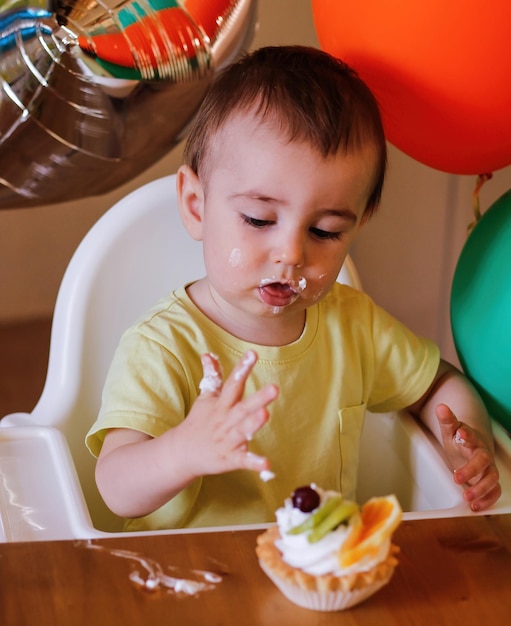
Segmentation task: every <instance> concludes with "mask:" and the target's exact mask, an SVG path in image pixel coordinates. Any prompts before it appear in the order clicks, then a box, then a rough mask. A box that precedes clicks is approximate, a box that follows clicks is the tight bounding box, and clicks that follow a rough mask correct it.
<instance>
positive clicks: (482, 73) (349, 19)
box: [312, 0, 511, 174]
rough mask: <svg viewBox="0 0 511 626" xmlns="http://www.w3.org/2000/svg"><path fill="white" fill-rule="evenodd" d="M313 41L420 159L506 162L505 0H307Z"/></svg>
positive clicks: (484, 169)
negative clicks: (368, 93) (359, 85)
mask: <svg viewBox="0 0 511 626" xmlns="http://www.w3.org/2000/svg"><path fill="white" fill-rule="evenodd" d="M312 9H313V16H314V24H315V28H316V32H317V36H318V40H319V44H320V46H321V48H322V49H324V50H326V51H327V52H329V53H331V54H332V55H334V56H336V57H338V58H341V59H342V60H344V61H345V62H346V63H348V64H349V65H351V66H352V67H353V68H354V69H356V70H357V72H358V73H359V75H360V76H361V78H363V79H364V80H365V82H366V83H367V84H368V85H369V87H370V88H371V89H372V91H373V93H374V94H375V95H376V97H377V99H378V101H379V103H380V106H381V111H382V117H383V123H384V127H385V132H386V135H387V138H388V140H389V141H390V142H391V143H392V144H394V145H395V146H396V147H397V148H399V149H400V150H402V151H403V152H405V153H406V154H408V155H409V156H411V157H413V158H414V159H416V160H417V161H420V162H422V163H424V164H426V165H429V166H430V167H433V168H435V169H438V170H442V171H445V172H450V173H454V174H484V173H489V172H493V171H495V170H498V169H501V168H503V167H505V166H507V165H509V164H511V48H510V43H509V38H510V32H511V2H510V0H491V1H488V0H486V2H483V1H482V0H427V2H426V1H424V0H421V1H420V2H419V1H418V0H417V1H413V0H408V1H407V2H403V0H357V1H356V2H354V1H353V0H351V1H350V2H346V1H342V0H312Z"/></svg>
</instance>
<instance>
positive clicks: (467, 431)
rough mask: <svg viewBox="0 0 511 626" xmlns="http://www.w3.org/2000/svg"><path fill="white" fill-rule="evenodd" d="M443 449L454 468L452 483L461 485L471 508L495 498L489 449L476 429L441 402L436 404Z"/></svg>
mask: <svg viewBox="0 0 511 626" xmlns="http://www.w3.org/2000/svg"><path fill="white" fill-rule="evenodd" d="M435 412H436V417H437V419H438V423H439V425H440V432H441V435H442V441H443V446H444V450H445V452H446V453H447V456H448V458H449V461H450V462H451V464H452V467H453V469H454V482H456V483H457V484H458V485H465V486H466V487H465V493H464V498H465V500H466V501H467V502H468V503H469V504H470V508H471V509H472V510H473V511H482V510H483V509H487V508H488V507H490V506H491V505H492V504H495V502H496V501H497V500H498V499H499V497H500V494H501V491H502V490H501V487H500V484H499V472H498V469H497V467H496V465H495V459H494V455H493V452H492V450H491V449H490V448H489V447H488V445H487V443H485V441H484V440H483V438H482V437H481V436H480V435H479V434H478V432H477V431H476V430H474V429H473V428H470V426H467V425H466V424H464V423H463V422H460V421H459V420H458V419H457V418H456V416H455V415H454V413H453V412H452V411H451V409H450V408H449V407H448V406H447V405H445V404H439V405H438V406H437V407H436V410H435Z"/></svg>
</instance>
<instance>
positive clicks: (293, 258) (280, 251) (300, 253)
mask: <svg viewBox="0 0 511 626" xmlns="http://www.w3.org/2000/svg"><path fill="white" fill-rule="evenodd" d="M273 257H274V258H273V261H274V262H275V263H282V264H284V265H292V266H293V267H301V266H302V265H303V263H304V259H305V251H304V246H303V242H302V240H301V238H300V237H297V236H295V237H288V238H285V239H283V240H282V241H280V242H279V244H278V245H277V246H276V247H275V249H274V254H273Z"/></svg>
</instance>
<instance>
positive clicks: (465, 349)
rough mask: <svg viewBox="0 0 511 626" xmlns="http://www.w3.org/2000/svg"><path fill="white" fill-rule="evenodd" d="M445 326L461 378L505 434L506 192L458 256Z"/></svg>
mask: <svg viewBox="0 0 511 626" xmlns="http://www.w3.org/2000/svg"><path fill="white" fill-rule="evenodd" d="M451 326H452V333H453V339H454V345H455V346H456V351H457V353H458V358H459V360H460V363H461V366H462V368H463V370H464V372H465V374H466V375H467V376H468V378H469V379H470V380H471V381H472V383H473V384H474V386H475V387H476V388H477V389H478V391H479V392H480V394H481V396H482V398H483V400H484V402H485V404H486V407H487V409H488V411H489V413H490V415H491V416H492V417H494V418H495V419H496V420H497V421H499V422H500V423H501V424H502V425H503V426H504V427H505V428H506V429H507V430H508V431H511V189H510V190H509V191H507V192H506V193H505V194H504V195H503V196H501V197H500V198H499V199H498V200H497V201H496V202H495V203H494V204H492V206H491V207H490V208H489V209H488V210H487V211H486V212H485V213H484V214H483V216H482V218H481V219H480V220H479V222H478V223H477V224H476V226H475V227H474V229H473V231H472V232H471V234H470V236H469V237H468V239H467V242H466V243H465V246H464V247H463V250H462V251H461V255H460V258H459V259H458V264H457V266H456V270H455V273H454V279H453V284H452V289H451Z"/></svg>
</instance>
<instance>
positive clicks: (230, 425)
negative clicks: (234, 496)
mask: <svg viewBox="0 0 511 626" xmlns="http://www.w3.org/2000/svg"><path fill="white" fill-rule="evenodd" d="M201 360H202V367H203V371H204V377H203V379H202V381H201V384H200V390H201V394H200V396H199V397H198V398H197V400H196V401H195V402H194V404H193V407H192V409H191V411H190V413H189V414H188V416H187V417H186V419H185V420H184V421H183V423H182V424H181V426H180V428H181V429H182V432H183V431H186V436H187V438H188V440H189V441H190V442H191V443H192V445H193V448H191V450H193V451H191V453H190V454H192V455H193V461H192V460H191V464H192V463H193V467H194V473H195V474H196V476H203V475H206V474H220V473H223V472H229V471H232V470H236V469H249V470H254V471H257V472H260V471H262V470H265V469H268V467H269V463H268V460H267V459H265V458H264V457H260V456H257V455H255V454H252V453H251V452H249V451H248V445H247V442H248V441H250V439H251V438H252V436H253V435H254V433H256V432H257V431H258V430H259V429H260V428H261V427H262V426H263V425H264V424H265V423H266V422H267V421H268V419H269V413H268V410H267V408H266V407H267V406H268V405H269V404H270V403H271V402H272V401H273V400H275V398H276V397H277V396H278V389H277V387H276V386H275V385H267V386H266V387H263V388H262V389H259V390H258V391H256V392H255V393H253V394H252V395H250V396H248V397H247V398H243V394H244V390H245V383H246V381H247V378H248V376H249V374H250V372H251V371H252V368H253V367H254V364H255V362H256V361H257V355H256V353H255V352H254V351H252V350H249V351H248V352H247V353H246V354H245V355H244V356H243V358H242V359H241V360H240V361H239V363H238V364H237V365H236V367H235V368H234V370H233V371H232V372H231V374H230V376H229V377H228V378H227V380H226V381H225V383H224V382H223V378H222V372H221V368H220V364H219V362H218V359H217V357H215V356H214V355H212V354H204V355H203V356H202V357H201Z"/></svg>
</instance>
